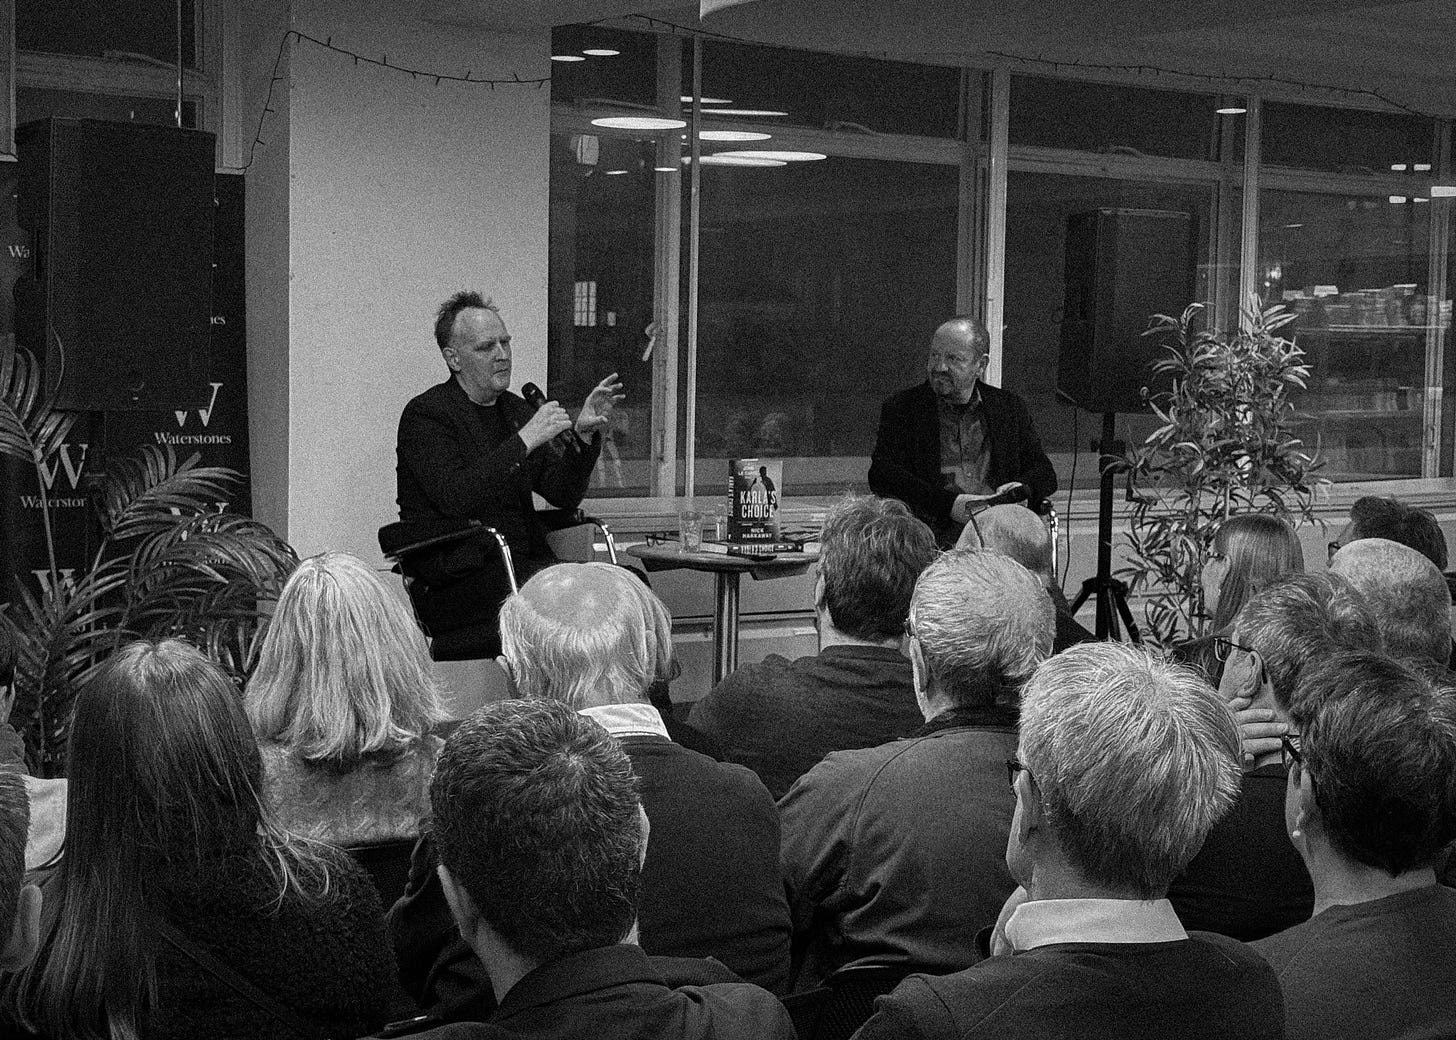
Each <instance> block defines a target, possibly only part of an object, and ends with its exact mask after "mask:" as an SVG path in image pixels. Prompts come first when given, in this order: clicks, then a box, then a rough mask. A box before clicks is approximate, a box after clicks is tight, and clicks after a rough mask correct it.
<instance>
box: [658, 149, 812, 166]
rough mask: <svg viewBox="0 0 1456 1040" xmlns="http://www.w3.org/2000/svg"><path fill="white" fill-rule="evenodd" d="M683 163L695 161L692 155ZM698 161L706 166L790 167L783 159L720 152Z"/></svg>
mask: <svg viewBox="0 0 1456 1040" xmlns="http://www.w3.org/2000/svg"><path fill="white" fill-rule="evenodd" d="M682 161H683V162H685V163H690V162H692V161H693V157H692V156H691V155H684V156H683V159H682ZM698 161H699V162H701V163H702V164H703V165H704V166H787V165H789V164H788V163H786V162H784V161H783V160H782V159H758V158H754V157H752V156H745V155H726V154H724V153H723V152H719V153H718V154H716V155H705V156H703V157H702V158H701V159H699V160H698Z"/></svg>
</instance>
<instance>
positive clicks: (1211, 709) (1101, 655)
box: [858, 643, 1284, 1040]
mask: <svg viewBox="0 0 1456 1040" xmlns="http://www.w3.org/2000/svg"><path fill="white" fill-rule="evenodd" d="M1238 762H1239V733H1238V730H1237V728H1236V726H1235V725H1234V721H1233V719H1232V718H1231V717H1230V714H1229V711H1228V709H1227V707H1226V706H1225V705H1224V704H1222V703H1221V702H1220V700H1219V697H1218V694H1217V693H1215V692H1214V690H1213V689H1212V688H1211V687H1209V686H1208V684H1207V683H1205V682H1204V681H1203V680H1202V679H1201V678H1199V677H1198V676H1197V675H1196V674H1195V673H1194V672H1192V671H1191V670H1189V669H1186V668H1182V667H1179V666H1176V665H1171V664H1168V663H1165V662H1164V661H1163V660H1161V659H1160V658H1158V657H1156V656H1154V655H1152V654H1148V653H1146V652H1144V651H1143V650H1141V649H1140V648H1137V647H1132V646H1125V645H1123V644H1120V643H1085V644H1082V645H1080V646H1074V647H1072V648H1071V649H1070V650H1067V651H1065V652H1063V653H1061V654H1059V655H1057V656H1056V657H1053V658H1051V659H1049V660H1048V661H1047V662H1046V663H1045V664H1043V665H1042V666H1041V667H1040V668H1039V669H1038V670H1037V672H1036V674H1035V675H1033V676H1032V678H1031V681H1030V682H1028V683H1027V685H1026V687H1025V689H1024V690H1023V691H1022V702H1021V733H1020V744H1019V750H1018V753H1017V756H1016V758H1014V759H1011V760H1010V761H1008V763H1007V769H1008V771H1009V773H1010V774H1011V776H1012V778H1013V785H1014V789H1015V792H1016V810H1015V815H1014V818H1013V820H1012V824H1011V836H1010V839H1009V840H1008V842H1007V845H1006V862H1007V865H1008V866H1009V867H1010V869H1011V874H1012V876H1013V877H1014V878H1015V879H1016V880H1017V881H1018V882H1020V884H1021V885H1022V888H1020V889H1018V890H1017V892H1016V893H1015V894H1014V895H1013V896H1012V898H1011V899H1009V900H1008V901H1007V903H1006V906H1005V908H1004V909H1003V910H1002V914H1001V917H1000V919H999V920H998V922H997V925H996V928H995V930H994V933H993V936H992V939H991V946H990V951H991V953H992V954H993V956H991V957H989V958H987V959H986V960H983V961H981V962H980V963H978V964H976V965H975V966H974V967H971V968H968V969H966V970H965V971H961V972H957V973H955V974H953V975H946V976H942V977H939V978H932V977H929V976H925V975H912V976H911V977H910V978H908V979H907V980H905V981H904V982H902V983H901V984H900V986H899V987H898V988H896V989H895V991H894V992H893V993H892V994H890V995H889V996H888V997H884V998H882V999H881V1000H880V1001H879V1003H878V1005H877V1009H876V1011H875V1014H874V1016H873V1017H872V1018H870V1020H869V1022H867V1023H866V1024H865V1026H864V1028H863V1029H862V1030H861V1031H860V1033H859V1034H858V1035H859V1037H860V1038H861V1040H890V1038H893V1040H922V1038H923V1040H969V1038H977V1040H979V1038H986V1040H991V1038H995V1040H1006V1038H1012V1040H1020V1038H1023V1037H1024V1038H1028V1040H1030V1038H1032V1037H1048V1036H1061V1037H1073V1036H1075V1037H1077V1038H1078V1040H1103V1038H1105V1040H1127V1038H1128V1037H1136V1038H1144V1037H1145V1038H1149V1040H1153V1038H1158V1040H1163V1038H1167V1037H1180V1038H1184V1037H1187V1038H1193V1040H1225V1038H1228V1037H1239V1038H1240V1040H1278V1038H1280V1037H1282V1036H1283V1010H1284V1009H1283V1004H1282V1001H1281V999H1280V995H1279V986H1278V983H1277V982H1276V981H1275V979H1274V973H1273V972H1272V971H1271V970H1270V969H1269V966H1268V965H1267V964H1265V963H1264V962H1263V961H1262V960H1261V959H1260V958H1259V957H1258V955H1256V954H1255V953H1254V952H1253V951H1252V950H1249V949H1248V948H1247V947H1245V946H1243V945H1242V944H1240V943H1237V942H1234V941H1232V940H1229V939H1225V938H1223V937H1221V936H1205V935H1197V934H1194V935H1189V934H1188V933H1187V932H1186V931H1185V930H1184V928H1183V926H1182V925H1181V924H1180V923H1179V921H1178V917H1177V915H1176V914H1175V913H1174V912H1173V908H1172V905H1171V904H1170V903H1169V902H1168V900H1167V899H1166V898H1165V897H1164V894H1165V892H1166V891H1167V887H1168V882H1169V881H1171V880H1172V878H1173V875H1174V874H1175V873H1177V871H1178V870H1179V869H1180V868H1181V867H1182V866H1183V864H1185V863H1186V862H1187V861H1188V860H1189V859H1190V858H1192V855H1193V853H1194V851H1196V850H1197V848H1198V847H1199V845H1200V844H1201V843H1202V841H1203V837H1204V835H1205V834H1206V833H1207V832H1208V828H1209V827H1211V826H1212V825H1213V822H1214V821H1215V820H1216V819H1218V817H1219V816H1220V815H1221V814H1223V813H1224V812H1226V811H1227V810H1228V807H1229V806H1230V805H1232V804H1233V800H1234V797H1235V796H1236V794H1237V792H1238V785H1239V765H1238Z"/></svg>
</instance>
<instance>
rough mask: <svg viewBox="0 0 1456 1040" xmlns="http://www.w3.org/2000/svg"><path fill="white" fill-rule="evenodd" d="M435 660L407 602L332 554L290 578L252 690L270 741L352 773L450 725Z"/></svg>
mask: <svg viewBox="0 0 1456 1040" xmlns="http://www.w3.org/2000/svg"><path fill="white" fill-rule="evenodd" d="M440 702H441V694H440V688H439V686H438V684H437V682H436V680H435V678H434V676H433V674H432V673H431V668H430V651H429V648H428V647H427V646H426V645H425V638H424V636H423V635H422V634H421V632H420V629H419V626H418V625H416V624H415V620H414V618H413V617H412V616H411V615H410V612H409V608H407V607H406V606H405V605H404V603H403V601H402V600H401V599H400V597H398V596H396V595H395V594H394V593H392V592H391V591H390V590H389V589H387V588H386V587H385V585H384V583H383V582H382V581H380V579H379V575H377V574H375V573H374V571H373V570H372V569H371V568H370V567H369V566H368V565H367V564H366V563H365V562H364V561H363V560H361V559H359V558H358V557H357V556H351V555H350V554H348V553H343V552H326V553H322V554H320V555H318V556H311V557H309V558H308V559H306V560H304V561H303V562H302V563H300V564H299V565H298V567H297V568H296V569H295V570H294V572H293V574H292V575H291V576H290V577H289V579H288V582H287V584H285V585H284V586H283V592H282V594H281V595H280V596H279V597H278V606H277V608H276V609H275V610H274V612H273V619H272V621H271V623H270V624H269V626H268V634H267V636H266V637H265V638H264V640H263V649H262V651H261V653H260V654H259V657H258V667H257V668H256V669H255V670H254V672H253V676H252V678H251V679H250V680H249V681H248V691H247V698H246V704H247V710H248V717H249V718H250V719H251V720H252V723H253V728H254V730H255V731H256V732H257V735H258V738H259V739H260V740H265V741H268V740H274V741H278V742H279V743H282V744H284V745H286V746H288V747H289V748H291V749H294V750H296V751H297V752H298V754H299V755H301V756H302V757H303V758H305V759H307V760H309V761H316V762H328V763H330V764H331V765H334V766H337V767H340V768H348V767H350V766H352V765H354V764H355V763H357V762H358V761H359V760H360V759H362V758H364V757H366V756H369V755H379V754H383V755H388V754H391V753H394V752H397V751H400V750H401V749H403V748H404V747H406V746H407V745H408V744H410V743H411V742H413V741H415V740H418V739H419V738H420V737H421V736H422V735H424V734H425V733H427V732H428V731H429V730H430V728H431V727H432V726H434V725H435V724H436V723H438V722H439V721H440V720H441V719H443V718H444V714H445V713H444V710H443V709H442V707H441V703H440Z"/></svg>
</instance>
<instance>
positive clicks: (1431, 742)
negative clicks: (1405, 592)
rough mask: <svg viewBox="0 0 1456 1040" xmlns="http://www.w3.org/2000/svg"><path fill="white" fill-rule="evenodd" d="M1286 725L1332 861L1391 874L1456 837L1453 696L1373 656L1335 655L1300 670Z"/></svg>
mask: <svg viewBox="0 0 1456 1040" xmlns="http://www.w3.org/2000/svg"><path fill="white" fill-rule="evenodd" d="M1448 678H1449V677H1448ZM1291 719H1292V721H1293V722H1294V724H1295V725H1296V726H1297V727H1298V729H1299V731H1300V744H1299V749H1300V755H1301V757H1302V759H1303V766H1302V768H1304V769H1306V770H1308V773H1309V778H1310V781H1311V786H1312V788H1313V795H1314V801H1315V805H1316V806H1317V807H1318V812H1319V825H1320V827H1321V828H1322V830H1323V832H1324V834H1325V835H1326V836H1327V837H1328V839H1329V842H1330V846H1331V847H1332V848H1333V849H1334V850H1335V851H1336V852H1338V853H1339V854H1340V855H1342V856H1344V857H1345V858H1346V859H1349V860H1352V861H1354V862H1356V863H1361V864H1364V865H1365V866H1368V867H1375V868H1378V869H1380V870H1383V871H1385V872H1386V873H1388V874H1390V875H1391V876H1392V877H1394V876H1396V875H1398V874H1402V873H1405V872H1406V871H1408V870H1411V869H1414V868H1418V867H1427V866H1430V865H1431V863H1432V862H1433V861H1434V860H1435V858H1436V856H1437V854H1438V853H1440V852H1441V851H1442V850H1443V849H1445V848H1446V846H1448V845H1449V844H1450V843H1451V842H1452V841H1453V840H1456V689H1453V688H1452V687H1450V686H1449V685H1443V684H1438V683H1436V682H1434V681H1432V679H1431V678H1429V677H1428V676H1426V675H1423V674H1421V669H1419V668H1412V667H1407V666H1406V665H1404V664H1402V663H1399V662H1396V661H1393V660H1391V659H1390V658H1388V657H1385V656H1383V655H1381V654H1373V653H1346V654H1338V655H1336V656H1334V657H1332V658H1329V659H1328V660H1326V661H1322V662H1320V663H1319V664H1317V665H1314V666H1312V667H1311V668H1310V669H1309V670H1308V671H1307V672H1306V673H1305V675H1304V677H1303V679H1301V681H1300V684H1299V689H1298V691H1297V693H1296V695H1295V698H1294V706H1293V709H1292V711H1291Z"/></svg>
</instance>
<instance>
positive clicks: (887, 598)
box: [688, 498, 936, 798]
mask: <svg viewBox="0 0 1456 1040" xmlns="http://www.w3.org/2000/svg"><path fill="white" fill-rule="evenodd" d="M935 551H936V550H935V537H934V535H932V534H931V532H930V529H929V528H928V527H926V526H925V525H924V524H923V523H921V522H920V521H918V520H916V519H915V518H914V517H913V516H911V515H910V511H909V509H908V508H906V506H905V505H904V503H902V502H896V501H894V500H891V499H877V498H859V499H848V500H846V501H844V502H841V503H839V504H838V505H836V506H835V507H834V508H833V509H831V510H830V511H829V516H828V517H827V518H826V520H825V521H824V529H823V532H822V533H821V535H820V550H819V577H818V580H817V581H816V582H815V585H814V618H815V622H816V625H817V627H818V629H819V653H818V655H817V656H815V657H801V658H799V659H798V660H796V661H789V660H787V659H785V658H783V657H780V656H779V655H777V654H771V655H769V657H768V658H767V659H766V660H765V661H763V662H762V663H761V664H750V665H745V666H744V667H742V668H740V669H738V671H736V672H734V673H733V674H732V675H729V676H727V677H725V678H724V679H723V681H722V682H720V683H719V684H718V685H717V686H716V687H715V688H714V689H713V690H712V691H711V692H709V694H708V695H707V696H706V697H704V698H703V699H702V700H700V701H698V703H697V704H695V705H693V709H692V712H691V714H690V715H689V716H688V722H689V724H691V725H692V726H693V727H694V728H695V729H698V730H700V731H702V732H703V733H705V734H706V735H707V736H709V737H710V738H712V739H713V740H714V741H716V742H717V744H718V746H719V747H721V748H722V749H723V754H724V757H726V758H727V759H728V760H729V761H730V762H740V763H742V764H743V765H746V766H748V767H749V768H750V769H752V770H753V771H754V772H755V773H757V774H758V776H759V779H761V780H762V781H763V782H764V784H765V785H766V786H767V787H768V789H769V792H770V793H771V794H772V795H773V796H774V797H775V798H782V797H783V796H784V794H786V793H787V792H788V790H789V788H790V787H791V786H792V785H793V783H794V781H795V780H797V779H799V777H801V776H803V775H804V774H805V773H807V772H808V771H809V770H810V769H812V768H814V766H815V765H817V764H818V763H819V761H820V760H821V759H823V758H824V756H825V755H827V754H829V753H830V752H831V751H844V750H847V749H851V748H863V747H874V746H876V745H878V744H883V743H884V742H885V741H887V740H893V739H895V738H896V737H904V736H908V735H909V734H911V733H913V732H915V730H916V729H918V728H919V727H920V724H921V723H922V722H923V721H924V719H923V717H922V716H921V714H920V709H919V708H918V707H917V706H916V704H915V694H914V691H913V690H912V689H911V686H910V662H909V661H908V660H907V659H906V658H905V655H904V654H903V653H902V652H901V644H902V642H903V639H904V627H905V616H906V613H907V612H908V610H909V608H910V594H911V592H912V591H913V589H914V588H915V579H916V578H917V577H919V575H920V572H921V571H922V570H924V569H925V566H926V565H927V564H928V563H930V561H931V560H932V559H934V558H935Z"/></svg>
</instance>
